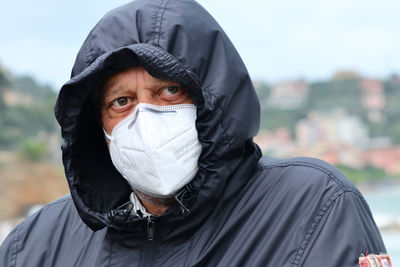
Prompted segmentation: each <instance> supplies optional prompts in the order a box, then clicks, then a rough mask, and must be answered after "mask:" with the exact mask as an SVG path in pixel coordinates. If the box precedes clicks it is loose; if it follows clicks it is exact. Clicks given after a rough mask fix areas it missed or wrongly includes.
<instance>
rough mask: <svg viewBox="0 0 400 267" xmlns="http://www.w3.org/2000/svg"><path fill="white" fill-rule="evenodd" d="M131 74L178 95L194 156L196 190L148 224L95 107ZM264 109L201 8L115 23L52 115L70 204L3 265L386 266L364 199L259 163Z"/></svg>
mask: <svg viewBox="0 0 400 267" xmlns="http://www.w3.org/2000/svg"><path fill="white" fill-rule="evenodd" d="M261 52H262V51H260V53H261ZM136 65H141V66H144V67H145V68H146V69H147V71H148V72H149V73H150V74H151V75H153V76H154V77H157V78H161V79H169V80H174V81H177V82H180V83H181V84H183V85H184V87H185V89H186V90H187V91H188V92H189V94H190V96H191V97H192V99H193V100H194V102H195V104H196V106H197V121H196V127H197V129H198V135H199V136H198V137H199V141H200V143H201V145H202V154H201V156H200V159H199V171H198V174H197V175H196V177H195V178H194V179H193V180H192V181H191V182H190V183H189V184H188V185H187V186H185V187H184V188H182V190H181V191H179V192H178V194H177V195H176V199H177V201H176V204H174V205H173V206H172V207H170V208H169V209H168V210H167V211H166V212H165V213H164V214H162V215H161V216H158V217H156V216H154V217H151V218H149V219H146V218H140V217H138V216H135V215H131V213H130V212H129V207H130V205H129V204H126V202H127V201H128V199H129V194H130V193H131V188H130V186H129V185H128V184H127V182H126V181H125V180H124V179H123V178H122V176H121V175H120V174H119V173H118V171H117V170H116V169H115V168H114V166H113V164H112V162H111V159H110V156H109V152H108V148H107V146H106V144H105V141H104V134H103V132H102V129H101V126H100V124H99V120H98V117H97V113H96V112H95V110H96V105H95V104H94V101H93V97H92V95H93V92H94V91H95V90H98V88H99V87H100V86H101V85H102V84H103V83H104V81H105V80H106V79H107V78H108V77H110V75H113V74H115V73H117V72H119V71H121V70H123V69H126V68H128V67H132V66H136ZM259 109H260V107H259V101H258V99H257V96H256V93H255V90H254V87H253V85H252V82H251V80H250V77H249V74H248V72H247V70H246V67H245V66H244V64H243V62H242V60H241V58H240V56H239V55H238V53H237V51H236V50H235V48H234V46H233V45H232V43H231V42H230V40H229V39H228V37H227V36H226V34H225V33H224V32H223V30H222V29H221V28H220V26H219V25H218V24H217V22H216V21H215V20H214V19H213V18H212V17H211V16H210V15H209V14H208V13H207V11H205V10H204V9H203V8H202V7H201V6H200V5H199V4H198V3H196V2H194V1H192V0H137V1H134V2H131V3H128V4H126V5H124V6H121V7H119V8H117V9H114V10H112V11H111V12H109V13H108V14H106V15H105V16H104V17H103V18H102V19H101V20H100V22H99V23H98V24H97V25H96V26H95V27H94V28H93V30H92V31H91V32H90V34H89V36H88V37H87V39H86V40H85V42H84V44H83V46H82V48H81V49H80V51H79V53H78V56H77V59H76V62H75V65H74V67H73V70H72V75H71V80H70V81H69V82H67V83H66V84H65V85H64V86H63V87H62V88H61V91H60V93H59V97H58V100H57V104H56V107H55V114H56V118H57V120H58V122H59V124H60V125H61V129H62V137H63V144H62V152H63V162H64V167H65V173H66V177H67V180H68V184H69V187H70V191H71V196H66V197H63V198H61V199H59V200H57V201H55V202H53V203H51V204H49V205H48V206H46V207H44V208H43V209H42V210H40V211H39V212H37V213H36V214H34V215H33V216H31V217H29V218H27V219H26V220H25V221H24V222H23V223H22V224H20V225H19V226H18V227H17V228H16V229H14V231H13V232H12V233H11V234H10V235H9V236H8V238H7V239H6V240H5V241H4V243H3V244H2V246H1V248H0V265H1V266H5V267H6V266H7V267H14V266H21V267H22V266H27V267H30V266H41V267H42V266H43V267H44V266H62V267H64V266H84V267H91V266H93V267H100V266H358V258H359V256H360V255H361V254H363V253H364V254H365V253H366V252H367V251H368V253H375V254H379V253H384V252H385V247H384V244H383V242H382V239H381V237H380V234H379V231H378V229H377V227H376V225H375V223H374V221H373V219H372V215H371V212H370V210H369V208H368V206H367V204H366V202H365V200H364V198H363V197H362V196H361V194H360V193H359V191H358V190H357V189H356V188H355V187H354V186H353V185H352V184H351V183H350V182H349V181H348V180H347V179H346V178H345V177H344V176H343V175H342V174H341V173H340V172H339V171H338V170H336V169H335V168H334V167H332V166H330V165H329V164H327V163H324V162H322V161H318V160H315V159H308V158H295V159H288V160H279V159H273V158H268V157H261V152H260V149H259V148H258V146H257V145H256V144H255V143H254V142H253V141H252V137H253V136H254V135H255V134H256V133H257V131H258V129H259V119H260V118H259V116H260V115H259V113H260V112H259ZM171 127H173V126H171Z"/></svg>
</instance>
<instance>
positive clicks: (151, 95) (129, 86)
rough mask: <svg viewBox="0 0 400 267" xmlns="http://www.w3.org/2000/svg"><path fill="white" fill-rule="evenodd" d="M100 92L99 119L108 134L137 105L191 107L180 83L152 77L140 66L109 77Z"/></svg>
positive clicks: (189, 100)
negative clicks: (185, 105) (180, 105)
mask: <svg viewBox="0 0 400 267" xmlns="http://www.w3.org/2000/svg"><path fill="white" fill-rule="evenodd" d="M103 91H104V93H103V97H102V99H103V101H102V105H101V117H102V121H103V127H104V130H105V131H106V132H107V134H109V135H111V131H112V129H113V128H114V127H115V125H117V124H118V122H120V121H121V120H123V119H124V118H125V117H126V116H128V115H129V114H131V113H132V112H133V110H134V109H135V106H136V105H137V104H139V103H148V104H153V105H158V106H168V105H177V104H188V103H190V104H193V101H192V99H191V98H190V97H189V95H188V94H187V92H186V91H184V90H183V88H182V85H181V84H179V83H177V82H174V81H168V80H160V79H157V78H154V77H153V76H151V75H150V74H149V73H148V72H147V71H146V70H145V69H144V68H143V67H134V68H129V69H126V70H124V71H122V72H120V73H117V74H115V75H113V76H111V77H110V78H109V79H108V80H107V81H106V83H105V86H104V89H103Z"/></svg>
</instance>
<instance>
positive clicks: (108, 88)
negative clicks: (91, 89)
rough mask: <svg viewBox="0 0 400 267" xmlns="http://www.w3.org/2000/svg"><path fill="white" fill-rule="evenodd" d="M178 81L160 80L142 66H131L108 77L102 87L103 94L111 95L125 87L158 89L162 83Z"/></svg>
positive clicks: (167, 83) (169, 83)
mask: <svg viewBox="0 0 400 267" xmlns="http://www.w3.org/2000/svg"><path fill="white" fill-rule="evenodd" d="M171 84H176V85H179V83H177V82H174V81H170V80H161V79H158V78H155V77H153V76H151V75H150V74H149V73H148V72H147V71H146V69H145V68H143V67H140V66H138V67H133V68H129V69H126V70H124V71H121V72H118V73H116V74H114V75H112V76H111V77H109V78H108V79H107V80H106V82H105V83H104V86H103V88H102V92H103V96H105V97H106V96H107V95H113V94H116V93H118V92H120V91H121V90H127V89H134V90H138V89H153V90H156V89H159V88H160V87H162V86H164V85H171Z"/></svg>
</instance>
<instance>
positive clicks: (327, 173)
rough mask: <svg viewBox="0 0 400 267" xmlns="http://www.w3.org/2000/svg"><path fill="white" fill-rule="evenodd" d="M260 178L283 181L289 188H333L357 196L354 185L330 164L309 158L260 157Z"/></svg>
mask: <svg viewBox="0 0 400 267" xmlns="http://www.w3.org/2000/svg"><path fill="white" fill-rule="evenodd" d="M258 174H259V175H260V178H263V177H264V178H267V177H268V178H271V177H272V176H273V177H274V179H284V180H288V181H290V183H289V184H288V185H289V186H294V187H297V186H303V187H304V186H317V187H319V188H321V189H322V187H326V186H328V187H334V188H332V189H335V190H344V191H352V192H354V193H357V194H359V191H358V189H357V188H356V187H355V186H354V184H353V183H352V182H351V181H350V180H349V179H348V178H347V177H346V176H344V175H343V174H342V173H341V172H340V171H339V170H338V169H337V168H336V167H334V166H332V165H331V164H329V163H327V162H325V161H322V160H319V159H316V158H309V157H296V158H289V159H278V158H272V157H262V158H261V159H260V161H259V164H258ZM323 185H324V186H323Z"/></svg>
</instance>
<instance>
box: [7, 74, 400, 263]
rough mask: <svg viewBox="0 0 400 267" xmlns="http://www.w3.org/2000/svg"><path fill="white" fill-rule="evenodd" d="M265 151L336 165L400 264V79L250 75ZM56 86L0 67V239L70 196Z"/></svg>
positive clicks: (279, 155)
mask: <svg viewBox="0 0 400 267" xmlns="http://www.w3.org/2000/svg"><path fill="white" fill-rule="evenodd" d="M254 85H255V88H256V91H257V94H258V96H259V98H260V103H261V129H260V131H259V134H258V135H257V136H256V137H255V138H254V140H255V142H256V143H257V144H258V145H259V146H260V148H261V149H262V151H263V153H264V155H268V156H272V157H281V158H287V157H296V156H307V157H315V158H319V159H322V160H325V161H327V162H329V163H331V164H332V165H335V166H336V167H337V168H339V170H341V171H342V172H343V173H344V174H345V175H346V176H347V177H348V178H349V179H350V180H351V181H352V182H354V183H355V184H356V185H357V187H358V188H359V189H360V191H361V192H362V193H363V195H364V196H365V198H366V200H367V202H368V203H369V205H370V208H371V211H372V213H373V216H374V218H375V221H376V223H377V225H378V227H379V229H380V231H381V233H382V236H383V239H384V241H385V244H386V247H387V250H388V252H389V254H390V255H391V256H392V259H393V266H396V263H397V264H398V265H400V205H399V204H400V116H398V114H400V106H399V105H398V103H399V102H400V77H398V76H396V75H392V76H391V77H388V78H387V79H385V80H378V79H374V78H370V77H363V76H362V75H360V74H358V73H356V72H354V71H341V72H338V73H336V74H335V75H333V77H332V79H330V80H327V81H317V82H307V81H304V80H301V79H300V80H287V81H282V82H278V83H275V84H268V83H266V82H261V81H254ZM55 99H56V93H55V91H54V90H53V89H52V88H50V87H48V86H43V85H40V84H38V83H37V82H36V81H35V80H34V79H32V78H31V77H19V76H15V75H13V74H11V73H9V72H8V71H7V70H6V69H4V68H2V67H0V112H1V116H0V129H1V131H0V210H1V211H2V212H1V214H0V243H1V242H2V241H3V240H4V238H5V237H6V236H7V234H8V233H9V232H10V231H11V230H12V229H13V228H14V227H15V225H17V224H18V223H19V222H21V221H22V220H23V218H25V217H26V216H29V215H30V214H32V213H34V212H35V211H37V210H38V209H40V208H41V207H42V206H43V205H46V204H48V203H50V202H52V201H54V200H55V199H57V198H59V197H61V196H63V195H65V194H68V192H69V190H68V186H67V183H66V180H65V178H64V171H63V166H62V164H61V151H60V144H61V137H60V136H59V128H58V126H57V124H56V121H55V119H54V115H53V106H54V103H55Z"/></svg>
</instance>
